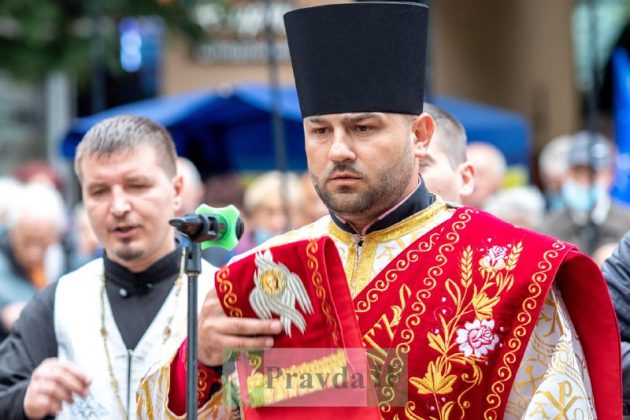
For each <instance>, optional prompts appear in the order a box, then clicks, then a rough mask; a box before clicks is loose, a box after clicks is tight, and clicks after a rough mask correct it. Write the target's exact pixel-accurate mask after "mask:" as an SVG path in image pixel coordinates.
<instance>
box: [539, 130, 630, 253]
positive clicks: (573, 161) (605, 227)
mask: <svg viewBox="0 0 630 420" xmlns="http://www.w3.org/2000/svg"><path fill="white" fill-rule="evenodd" d="M566 166H567V172H566V174H565V177H564V180H563V182H562V200H563V202H564V206H565V209H564V210H563V211H561V212H558V213H555V214H550V215H549V216H547V217H546V219H545V220H544V221H543V222H542V223H541V224H540V225H539V226H538V230H539V231H541V232H543V233H547V234H549V235H552V236H555V237H557V238H560V239H563V240H565V241H567V242H571V243H574V244H575V245H577V246H578V247H579V248H580V249H581V250H582V251H583V252H585V253H587V254H589V255H593V254H594V252H595V251H596V250H597V248H599V247H600V246H602V245H605V244H609V243H616V242H619V240H620V239H621V236H622V235H623V234H624V233H625V232H626V231H628V230H629V229H630V211H629V210H627V209H625V208H623V207H621V206H619V205H618V204H615V203H614V202H613V201H612V198H611V196H610V185H611V182H612V179H613V151H612V145H611V143H610V142H609V141H608V140H607V139H606V138H605V137H604V136H603V135H601V134H599V135H597V136H595V137H593V136H592V135H591V134H590V133H589V132H587V131H580V132H578V133H576V134H575V135H573V138H572V140H571V145H570V148H569V151H568V154H567V162H566Z"/></svg>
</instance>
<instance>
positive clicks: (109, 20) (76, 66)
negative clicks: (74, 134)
mask: <svg viewBox="0 0 630 420" xmlns="http://www.w3.org/2000/svg"><path fill="white" fill-rule="evenodd" d="M146 15H152V16H160V17H162V18H163V19H164V21H165V22H166V25H167V26H168V27H169V28H171V29H175V30H179V31H180V32H183V33H184V34H185V35H186V37H188V38H189V39H191V40H195V39H198V37H199V36H200V34H201V32H200V29H199V27H198V26H197V25H196V24H195V23H194V22H193V21H192V19H191V18H190V15H189V11H188V8H187V6H186V4H185V3H184V1H183V0H2V1H1V2H0V70H2V71H4V72H6V73H8V74H10V75H12V76H13V77H16V78H18V79H26V80H35V79H38V78H41V77H42V76H44V75H45V74H47V73H48V72H50V71H51V70H65V71H69V72H70V73H72V74H74V75H76V76H77V77H78V78H79V79H81V78H83V77H85V76H86V75H87V74H88V71H89V68H90V54H91V52H90V48H91V45H92V39H93V29H94V28H98V29H97V30H98V34H99V36H100V37H101V38H100V39H101V40H102V42H103V45H104V51H103V54H104V56H103V57H102V59H103V60H104V61H105V62H106V63H107V64H108V66H109V67H110V68H113V67H115V66H116V63H117V59H116V54H117V24H118V22H119V20H120V19H121V18H123V17H126V16H146ZM95 16H98V18H96V19H95V18H94V17H95ZM94 22H98V24H97V25H94Z"/></svg>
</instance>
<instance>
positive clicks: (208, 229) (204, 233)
mask: <svg viewBox="0 0 630 420" xmlns="http://www.w3.org/2000/svg"><path fill="white" fill-rule="evenodd" d="M239 215H240V212H239V211H238V209H237V208H236V207H234V206H233V205H229V206H227V207H222V208H214V207H210V206H208V205H207V204H202V205H200V206H199V207H197V209H196V210H195V212H194V213H186V214H185V215H183V216H181V217H176V218H174V219H171V220H169V222H168V223H169V224H170V225H171V226H174V227H175V229H177V230H178V231H180V232H181V233H183V234H184V235H186V236H187V237H188V238H189V239H190V240H191V241H193V242H200V243H201V249H206V248H209V247H211V246H214V247H220V248H224V249H227V250H228V251H230V250H232V249H234V248H235V247H236V244H237V243H238V240H239V239H241V236H243V231H244V228H245V225H244V224H243V220H242V219H241V218H240V217H239Z"/></svg>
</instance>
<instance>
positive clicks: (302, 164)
mask: <svg viewBox="0 0 630 420" xmlns="http://www.w3.org/2000/svg"><path fill="white" fill-rule="evenodd" d="M435 103H436V104H437V105H439V106H441V107H443V108H444V109H446V110H447V111H449V112H450V113H452V114H453V115H454V116H456V117H457V118H459V119H460V121H461V122H462V124H463V125H464V127H465V128H466V132H467V135H468V138H469V140H471V141H485V142H488V143H492V144H494V145H496V146H497V147H498V148H499V149H501V150H502V151H503V153H504V154H505V155H506V158H507V160H508V163H509V164H523V165H525V166H529V156H530V138H529V127H528V125H527V122H526V121H525V119H524V118H523V117H521V116H519V115H518V114H514V113H511V112H507V111H504V110H500V109H497V108H492V107H488V106H484V105H479V104H476V103H472V102H466V101H463V100H461V99H455V98H449V97H438V98H436V99H435ZM279 104H280V106H279V109H280V114H281V117H282V121H283V124H284V131H285V136H286V155H287V160H288V168H289V169H290V170H304V169H306V156H305V153H304V133H303V129H302V117H301V114H300V107H299V103H298V99H297V93H296V91H295V88H294V87H293V86H284V87H281V89H280V92H279ZM272 106H273V101H272V95H271V89H270V87H269V86H268V85H265V84H255V83H249V84H242V85H235V86H234V87H233V88H231V89H229V90H206V91H196V92H191V93H184V94H177V95H171V96H164V97H159V98H154V99H148V100H144V101H139V102H135V103H131V104H127V105H123V106H119V107H116V108H111V109H108V110H106V111H103V112H100V113H98V114H94V115H92V116H89V117H85V118H79V119H77V120H76V121H75V122H74V124H73V125H72V127H71V128H70V130H69V132H68V133H67V134H66V136H65V137H64V139H63V140H62V142H61V148H62V154H63V156H65V157H68V158H71V157H73V156H74V152H75V149H76V146H77V144H78V143H79V141H80V140H81V138H82V137H83V135H84V134H85V133H86V132H87V131H88V130H89V129H90V128H91V127H92V126H93V125H94V124H96V123H97V122H99V121H101V120H103V119H105V118H109V117H112V116H115V115H124V114H127V115H138V116H144V117H147V118H150V119H152V120H154V121H156V122H157V123H159V124H161V125H163V126H165V127H166V128H168V130H169V131H170V132H171V135H172V136H173V140H174V141H175V144H176V147H177V152H178V154H180V155H182V156H186V157H188V158H190V159H191V160H192V161H193V162H195V164H197V166H198V167H199V168H200V170H201V171H202V173H203V174H204V175H209V174H213V173H222V172H227V171H263V170H270V169H274V168H275V167H276V161H275V150H274V141H273V134H272V128H271V110H272Z"/></svg>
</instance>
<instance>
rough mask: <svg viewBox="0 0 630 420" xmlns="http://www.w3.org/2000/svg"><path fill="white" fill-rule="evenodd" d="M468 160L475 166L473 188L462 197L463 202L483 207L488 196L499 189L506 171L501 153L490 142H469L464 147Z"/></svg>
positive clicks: (505, 164) (479, 207)
mask: <svg viewBox="0 0 630 420" xmlns="http://www.w3.org/2000/svg"><path fill="white" fill-rule="evenodd" d="M466 156H467V157H468V162H469V163H470V164H471V165H472V166H473V168H475V176H474V178H475V188H474V189H473V192H472V194H470V195H468V196H466V197H463V202H464V204H466V205H468V206H471V207H475V208H478V209H483V208H484V206H485V204H486V201H487V200H488V198H490V196H491V195H492V194H494V193H496V192H497V191H499V190H500V189H501V187H502V186H503V178H504V177H505V173H506V171H507V163H506V162H505V157H504V156H503V153H501V151H500V150H499V149H497V148H496V147H495V146H493V145H491V144H490V143H483V142H475V143H470V144H469V145H468V147H467V148H466Z"/></svg>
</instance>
